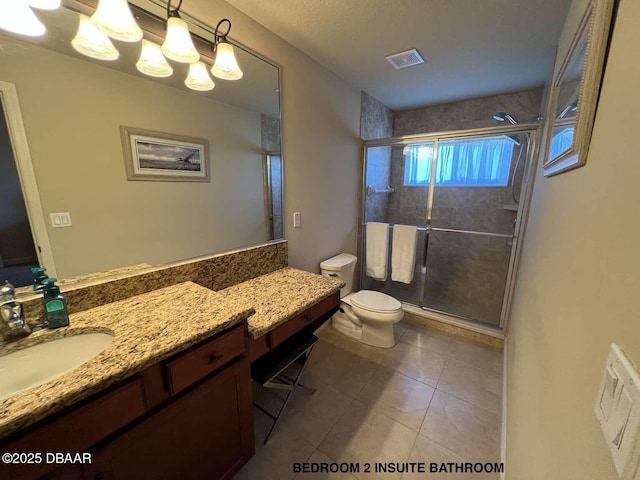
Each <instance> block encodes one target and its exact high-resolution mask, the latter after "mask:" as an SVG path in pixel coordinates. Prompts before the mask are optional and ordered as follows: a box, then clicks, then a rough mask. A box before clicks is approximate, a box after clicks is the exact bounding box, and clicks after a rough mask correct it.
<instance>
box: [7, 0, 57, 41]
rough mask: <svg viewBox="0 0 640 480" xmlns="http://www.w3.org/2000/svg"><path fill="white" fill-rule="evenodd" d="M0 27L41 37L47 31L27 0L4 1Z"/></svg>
mask: <svg viewBox="0 0 640 480" xmlns="http://www.w3.org/2000/svg"><path fill="white" fill-rule="evenodd" d="M0 28H1V29H3V30H7V31H8V32H13V33H17V34H19V35H27V36H29V37H39V36H40V35H43V34H44V32H45V31H46V28H45V27H44V25H43V24H42V22H41V21H40V20H38V17H36V14H35V13H33V10H31V7H30V6H29V3H28V2H26V1H25V0H13V1H10V2H4V5H3V8H2V15H0Z"/></svg>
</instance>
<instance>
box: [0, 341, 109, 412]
mask: <svg viewBox="0 0 640 480" xmlns="http://www.w3.org/2000/svg"><path fill="white" fill-rule="evenodd" d="M112 341H113V336H112V335H108V334H106V333H85V334H80V335H73V336H69V337H63V338H58V339H56V340H50V341H48V342H43V343H39V344H37V345H34V346H32V347H28V348H24V349H22V350H18V351H16V352H13V353H10V354H8V355H4V356H2V357H0V400H4V399H5V398H9V397H12V396H14V395H16V394H17V393H20V392H22V391H24V390H27V389H29V388H33V387H37V386H38V385H42V384H43V383H46V382H49V381H51V380H53V379H55V378H57V377H59V376H60V375H62V374H64V373H67V372H69V371H71V370H73V369H74V368H76V367H79V366H80V365H82V364H83V363H85V362H88V361H89V360H91V359H92V358H93V357H95V356H96V355H98V354H99V353H100V352H102V351H103V350H104V349H105V348H107V347H108V346H109V344H110V343H111V342H112Z"/></svg>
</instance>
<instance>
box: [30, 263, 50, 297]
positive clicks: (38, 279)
mask: <svg viewBox="0 0 640 480" xmlns="http://www.w3.org/2000/svg"><path fill="white" fill-rule="evenodd" d="M46 271H47V269H46V268H41V267H31V273H32V274H33V289H34V290H35V291H36V292H39V291H40V290H42V287H43V285H42V282H44V281H45V280H46V279H47V278H49V276H48V275H47V274H46V273H45V272H46Z"/></svg>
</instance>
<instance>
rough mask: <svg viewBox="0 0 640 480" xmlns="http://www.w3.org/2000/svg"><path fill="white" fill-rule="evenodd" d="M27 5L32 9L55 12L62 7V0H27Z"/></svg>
mask: <svg viewBox="0 0 640 480" xmlns="http://www.w3.org/2000/svg"><path fill="white" fill-rule="evenodd" d="M27 3H28V4H29V6H30V7H32V8H39V9H40V10H55V9H56V8H59V7H60V5H62V0H27Z"/></svg>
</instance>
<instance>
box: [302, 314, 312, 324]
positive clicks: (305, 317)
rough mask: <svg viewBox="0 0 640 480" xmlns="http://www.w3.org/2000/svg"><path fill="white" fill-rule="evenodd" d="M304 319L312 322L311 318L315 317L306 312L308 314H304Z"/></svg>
mask: <svg viewBox="0 0 640 480" xmlns="http://www.w3.org/2000/svg"><path fill="white" fill-rule="evenodd" d="M304 319H305V320H306V321H307V322H310V321H311V320H313V317H312V316H311V315H309V314H306V315H305V316H304Z"/></svg>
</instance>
